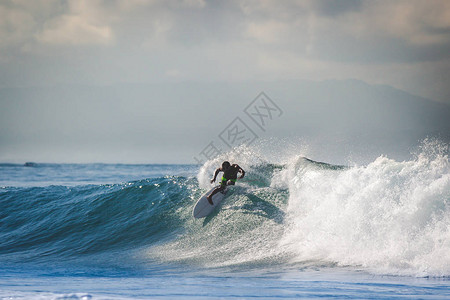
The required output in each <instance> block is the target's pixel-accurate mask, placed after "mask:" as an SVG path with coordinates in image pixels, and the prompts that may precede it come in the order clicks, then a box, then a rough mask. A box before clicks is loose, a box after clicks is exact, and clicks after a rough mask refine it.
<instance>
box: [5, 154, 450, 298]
mask: <svg viewBox="0 0 450 300" xmlns="http://www.w3.org/2000/svg"><path fill="white" fill-rule="evenodd" d="M433 147H434V146H433V145H429V146H428V147H425V148H427V149H425V148H424V149H422V152H419V153H416V155H414V156H413V157H412V158H411V159H410V160H405V161H395V160H393V159H390V158H389V157H386V156H379V157H378V158H376V159H375V160H374V161H372V162H371V163H369V164H366V165H361V166H358V165H352V166H348V165H332V164H328V163H326V162H316V161H314V160H311V159H309V158H306V157H304V156H300V155H298V156H292V157H289V158H287V159H285V161H283V162H281V163H270V162H268V161H266V160H264V158H261V157H258V158H255V155H253V154H252V153H251V151H244V152H240V153H234V154H229V155H228V159H229V160H231V161H232V162H235V163H238V164H239V165H241V167H243V168H244V169H245V170H246V172H247V174H246V177H245V178H244V179H242V180H240V181H238V184H237V185H236V186H234V187H232V188H231V189H230V191H229V193H228V194H227V197H226V198H225V199H224V201H223V202H222V204H221V206H220V207H219V209H217V210H216V211H215V212H214V213H213V214H212V215H210V216H208V217H207V218H205V219H194V218H193V217H192V209H193V206H194V204H195V202H196V201H197V199H198V198H199V197H201V196H202V194H203V193H205V191H206V190H207V189H209V188H210V187H211V184H210V183H209V179H210V178H211V176H212V174H213V172H214V170H215V168H216V167H218V166H219V165H220V163H221V161H222V160H223V159H224V157H219V158H216V159H213V160H210V161H208V162H206V163H205V164H204V165H201V166H200V165H198V166H197V165H154V164H151V165H127V164H45V163H39V162H37V163H31V164H27V166H25V165H24V164H0V299H189V298H191V299H228V298H230V299H232V298H236V299H253V298H261V299H277V298H345V299H349V298H350V299H352V298H353V299H411V298H420V299H450V172H449V170H450V168H449V161H448V154H447V152H446V151H447V150H448V149H447V150H445V149H444V151H442V149H435V148H433ZM441 148H442V147H441ZM249 152H250V153H249Z"/></svg>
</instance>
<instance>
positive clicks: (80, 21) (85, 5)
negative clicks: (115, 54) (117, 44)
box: [36, 0, 113, 45]
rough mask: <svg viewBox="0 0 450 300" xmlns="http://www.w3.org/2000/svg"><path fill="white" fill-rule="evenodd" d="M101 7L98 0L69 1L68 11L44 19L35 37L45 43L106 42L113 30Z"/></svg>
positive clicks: (110, 38)
mask: <svg viewBox="0 0 450 300" xmlns="http://www.w3.org/2000/svg"><path fill="white" fill-rule="evenodd" d="M102 7H103V6H102V3H101V2H99V1H87V0H84V1H74V0H72V1H69V5H68V11H67V12H65V13H64V14H62V15H59V16H56V17H54V18H52V19H50V20H48V21H46V22H45V23H44V25H43V29H42V31H41V32H39V33H38V34H36V38H37V40H38V41H39V42H41V43H47V44H60V45H89V44H93V45H96V44H100V45H101V44H108V43H110V42H112V40H113V31H112V29H111V27H110V26H109V24H107V23H108V21H110V20H109V18H108V17H106V14H105V12H104V10H103V9H102ZM106 12H107V10H106ZM105 23H106V24H105Z"/></svg>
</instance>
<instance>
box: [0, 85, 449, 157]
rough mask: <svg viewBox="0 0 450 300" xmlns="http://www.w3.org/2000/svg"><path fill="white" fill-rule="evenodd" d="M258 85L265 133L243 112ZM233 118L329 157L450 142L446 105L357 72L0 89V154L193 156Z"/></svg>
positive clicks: (259, 132) (403, 150) (266, 135)
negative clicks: (268, 113) (356, 76)
mask: <svg viewBox="0 0 450 300" xmlns="http://www.w3.org/2000/svg"><path fill="white" fill-rule="evenodd" d="M261 91H264V92H265V93H266V94H267V95H268V96H269V97H270V98H271V99H272V100H273V101H274V102H275V103H276V104H277V105H278V106H279V107H280V108H281V109H282V111H283V114H282V115H281V116H280V117H279V118H277V119H276V120H273V121H272V122H270V124H268V125H267V128H266V129H267V130H265V131H262V130H260V129H259V128H257V127H256V126H255V124H253V123H252V121H251V120H249V119H248V118H246V115H245V114H244V112H243V110H244V108H245V107H246V106H247V105H248V104H249V103H250V102H251V101H252V100H253V99H254V98H255V97H256V96H257V95H258V94H259V93H260V92H261ZM237 116H239V117H241V118H242V120H244V121H245V122H246V123H247V124H248V125H249V126H253V127H252V128H253V129H254V130H255V132H256V133H257V135H258V136H259V137H261V138H272V137H276V138H279V139H284V140H286V139H287V140H290V139H292V140H294V139H296V138H301V139H303V140H305V141H306V142H307V143H308V144H309V145H312V147H311V148H312V150H311V151H313V154H317V156H315V155H311V154H310V157H311V158H312V159H316V160H322V161H328V162H335V163H342V159H341V157H346V156H348V155H349V153H363V154H364V155H366V154H367V155H369V154H370V155H369V156H370V157H368V158H367V159H372V157H373V156H374V155H378V154H388V155H390V154H392V153H402V155H403V154H404V153H409V151H410V150H411V149H412V148H413V147H415V145H417V144H418V143H419V142H420V140H422V139H424V138H425V137H427V136H428V137H430V136H436V137H439V138H440V139H441V140H444V141H447V142H448V141H450V105H448V104H445V103H439V102H435V101H431V100H428V99H424V98H421V97H418V96H414V95H411V94H409V93H407V92H404V91H401V90H398V89H395V88H393V87H390V86H384V85H370V84H367V83H365V82H362V81H359V80H328V81H307V80H292V81H279V82H263V81H253V82H244V83H242V82H240V83H234V82H228V83H223V82H216V83H198V82H183V83H172V84H169V83H165V84H116V85H112V86H58V87H36V88H3V89H0V150H1V151H0V161H1V160H3V161H13V160H18V159H19V158H20V161H21V162H23V161H49V160H51V161H54V160H56V161H58V162H61V161H67V162H72V161H75V162H76V161H83V162H85V161H109V162H117V161H118V159H116V158H117V157H120V158H121V159H123V160H120V161H125V162H127V161H132V162H140V161H145V162H148V161H150V162H192V157H193V156H194V155H196V154H197V153H198V152H199V151H201V150H202V149H203V147H204V146H206V145H207V144H208V143H209V142H210V141H212V140H214V139H217V138H218V134H219V133H220V132H221V131H222V130H223V129H224V128H225V127H226V126H227V125H228V124H229V123H230V122H231V121H232V120H233V119H234V118H235V117H237ZM124 153H125V154H124ZM331 154H333V155H331ZM86 157H87V158H86ZM148 157H151V158H152V159H146V158H148ZM174 157H175V158H176V160H175V161H174V160H173V158H174ZM398 157H401V155H399V156H398ZM53 158H55V159H54V160H53ZM130 158H132V160H128V159H130ZM153 158H154V159H153ZM330 160H333V161H330Z"/></svg>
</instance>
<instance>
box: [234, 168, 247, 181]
mask: <svg viewBox="0 0 450 300" xmlns="http://www.w3.org/2000/svg"><path fill="white" fill-rule="evenodd" d="M236 166H237V167H238V172H239V173H241V176H239V179H241V178H244V175H245V171H244V169H242V168H241V167H239V165H236Z"/></svg>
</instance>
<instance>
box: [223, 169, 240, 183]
mask: <svg viewBox="0 0 450 300" xmlns="http://www.w3.org/2000/svg"><path fill="white" fill-rule="evenodd" d="M239 169H240V168H239V166H238V165H236V164H233V165H231V166H230V167H229V168H228V169H227V170H226V171H224V172H223V176H222V180H221V181H220V183H221V184H227V182H228V180H230V181H231V182H233V183H232V184H234V183H235V182H236V180H237V174H238V173H239Z"/></svg>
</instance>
